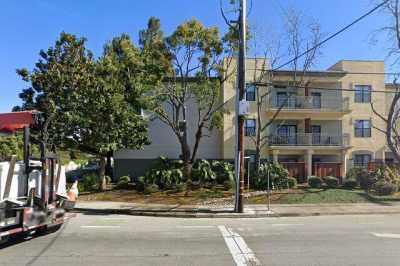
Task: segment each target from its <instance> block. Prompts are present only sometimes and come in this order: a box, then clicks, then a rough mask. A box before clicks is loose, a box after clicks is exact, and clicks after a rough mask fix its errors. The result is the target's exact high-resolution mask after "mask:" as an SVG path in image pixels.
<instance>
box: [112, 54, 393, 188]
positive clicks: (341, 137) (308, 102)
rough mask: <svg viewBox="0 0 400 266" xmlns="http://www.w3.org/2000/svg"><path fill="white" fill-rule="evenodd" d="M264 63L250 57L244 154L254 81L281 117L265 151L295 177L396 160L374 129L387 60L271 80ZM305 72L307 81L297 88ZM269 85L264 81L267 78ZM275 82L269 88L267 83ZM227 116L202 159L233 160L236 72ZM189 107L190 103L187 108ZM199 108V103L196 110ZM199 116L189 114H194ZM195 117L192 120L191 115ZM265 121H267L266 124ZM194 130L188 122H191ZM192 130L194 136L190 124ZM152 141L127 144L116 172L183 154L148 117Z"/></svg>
mask: <svg viewBox="0 0 400 266" xmlns="http://www.w3.org/2000/svg"><path fill="white" fill-rule="evenodd" d="M261 66H268V62H264V61H263V60H257V59H248V61H247V67H248V73H247V74H248V75H247V81H248V86H247V92H246V99H247V101H249V102H250V113H249V114H248V115H247V116H246V122H245V126H246V128H245V132H246V137H245V149H246V155H247V156H248V157H249V158H250V160H252V158H253V157H254V152H255V146H254V134H255V132H256V129H257V128H258V127H259V126H260V125H257V115H258V112H257V104H256V101H255V99H256V94H255V91H256V90H255V87H254V86H255V85H254V84H252V83H253V82H254V81H255V80H257V81H258V83H257V84H258V86H260V87H259V92H260V93H262V94H263V95H265V97H264V98H263V99H264V100H265V102H264V104H263V108H262V112H261V114H260V115H261V118H262V119H261V120H262V121H264V123H265V121H268V120H270V119H271V118H273V117H274V118H275V119H274V121H273V122H272V123H271V125H270V126H269V127H267V128H266V130H265V131H263V132H262V135H263V136H265V137H266V139H267V140H268V142H267V144H268V145H265V146H264V147H263V148H262V151H261V157H262V158H263V159H269V160H271V161H274V162H279V163H281V164H283V165H284V166H285V167H287V168H288V169H289V171H290V173H291V175H293V176H295V177H297V178H298V179H299V180H300V181H304V180H305V179H306V177H307V176H309V175H335V176H340V177H343V176H345V173H346V172H347V170H348V169H350V168H352V167H366V166H367V165H368V163H369V162H370V161H373V160H391V159H392V158H393V156H392V155H391V153H390V152H389V150H388V148H387V145H386V140H385V136H384V135H383V134H382V133H381V132H380V131H379V130H377V129H376V128H385V124H384V122H383V121H382V120H381V119H380V118H379V117H378V116H377V115H375V114H374V112H373V111H372V108H371V103H373V104H374V107H375V109H376V111H378V112H379V113H380V114H382V115H383V116H386V115H387V111H388V107H389V104H390V102H391V97H392V96H393V95H392V94H389V93H382V92H383V91H390V90H392V88H391V86H389V85H386V84H385V77H384V75H378V74H362V73H383V72H384V62H383V61H362V60H342V61H339V62H338V63H336V64H334V65H333V66H331V67H330V68H328V69H327V70H326V71H308V72H305V73H303V72H298V73H296V72H294V71H277V72H275V73H274V76H273V79H272V83H273V84H272V85H271V84H270V83H271V81H267V80H266V79H262V78H261V76H260V75H261V73H262V71H260V68H261ZM294 76H296V77H297V78H299V77H301V79H303V82H302V84H303V85H302V86H298V85H296V86H293V82H292V80H293V78H294ZM264 83H265V84H264ZM267 85H270V86H267ZM222 90H223V92H222V95H223V98H222V99H221V100H222V101H224V102H226V104H225V107H226V109H227V111H228V112H226V113H225V114H224V125H223V129H222V130H221V131H218V130H214V131H213V132H211V134H209V135H210V137H208V138H204V140H203V141H202V144H201V147H200V151H199V156H198V158H205V159H224V160H233V158H234V148H235V95H236V79H235V75H232V77H231V78H230V79H228V80H227V81H226V82H225V84H224V86H223V88H222ZM190 109H191V107H190V106H189V113H190ZM193 110H195V108H193ZM192 115H193V116H195V115H196V114H195V113H193V114H190V115H189V116H192ZM188 122H190V121H188ZM261 126H263V125H261ZM189 128H190V124H189ZM189 132H190V133H189V134H194V132H193V130H189ZM150 138H151V141H152V144H151V145H149V146H147V147H145V148H144V150H140V151H132V150H121V151H117V152H116V153H115V167H116V175H117V176H121V175H125V174H130V175H140V174H142V173H143V171H144V168H145V167H144V166H147V167H148V166H149V165H150V162H151V161H152V160H154V159H155V158H157V157H158V156H160V155H165V156H168V157H169V158H175V159H177V158H179V154H180V149H179V145H178V142H177V140H176V138H175V136H174V135H173V133H172V131H171V130H170V129H169V128H168V127H167V126H166V125H163V124H162V123H161V122H160V121H152V122H151V123H150Z"/></svg>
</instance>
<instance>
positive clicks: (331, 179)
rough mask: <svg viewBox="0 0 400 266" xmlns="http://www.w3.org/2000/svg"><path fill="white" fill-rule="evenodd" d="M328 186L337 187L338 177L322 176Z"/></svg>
mask: <svg viewBox="0 0 400 266" xmlns="http://www.w3.org/2000/svg"><path fill="white" fill-rule="evenodd" d="M323 180H324V182H325V184H326V186H327V187H328V188H337V187H338V186H339V179H337V178H336V177H334V176H327V177H324V178H323Z"/></svg>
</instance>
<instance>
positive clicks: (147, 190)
mask: <svg viewBox="0 0 400 266" xmlns="http://www.w3.org/2000/svg"><path fill="white" fill-rule="evenodd" d="M158 191H159V187H158V186H157V185H156V184H152V185H148V186H146V187H145V189H144V194H152V193H156V192H158Z"/></svg>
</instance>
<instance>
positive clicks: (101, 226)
mask: <svg viewBox="0 0 400 266" xmlns="http://www.w3.org/2000/svg"><path fill="white" fill-rule="evenodd" d="M120 227H121V226H119V225H82V226H81V228H101V229H115V228H120Z"/></svg>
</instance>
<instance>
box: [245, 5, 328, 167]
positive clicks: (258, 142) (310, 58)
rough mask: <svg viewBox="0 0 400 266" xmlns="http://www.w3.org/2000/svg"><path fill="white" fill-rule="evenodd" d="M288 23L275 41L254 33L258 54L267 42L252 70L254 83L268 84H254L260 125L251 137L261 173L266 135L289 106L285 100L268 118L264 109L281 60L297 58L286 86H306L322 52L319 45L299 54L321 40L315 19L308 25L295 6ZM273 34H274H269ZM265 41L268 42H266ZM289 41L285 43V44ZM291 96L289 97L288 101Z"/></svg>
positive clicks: (258, 124)
mask: <svg viewBox="0 0 400 266" xmlns="http://www.w3.org/2000/svg"><path fill="white" fill-rule="evenodd" d="M285 19H286V26H285V32H284V33H283V34H282V37H281V38H282V39H283V40H281V39H280V38H274V39H273V40H260V39H257V36H258V35H256V34H255V33H253V35H254V37H253V39H252V44H253V46H254V47H253V49H254V52H255V53H258V52H260V51H259V49H260V47H257V45H258V43H260V42H262V43H264V45H263V47H262V48H261V49H263V54H264V56H263V57H257V55H256V56H255V58H256V59H255V64H254V66H255V67H254V69H253V71H252V73H253V75H252V81H253V82H254V83H256V84H257V83H259V84H261V83H267V85H266V86H262V87H260V86H255V94H256V98H255V99H256V106H257V127H256V134H255V136H254V137H252V140H253V143H254V146H255V171H256V172H257V173H258V170H259V168H260V162H261V152H262V150H263V149H264V148H265V147H266V146H268V144H269V141H270V139H269V136H268V135H267V134H266V133H267V130H268V128H269V127H270V125H272V123H273V122H274V121H275V120H276V118H277V116H278V115H279V113H280V111H281V110H282V108H283V107H284V106H285V105H286V102H283V103H282V104H281V105H280V106H277V110H276V111H275V112H274V113H273V114H272V116H271V117H268V118H265V116H264V112H265V111H264V110H265V108H266V107H267V106H266V105H268V104H269V101H268V100H267V99H268V98H270V97H271V93H272V91H273V88H274V81H275V75H274V74H275V71H274V70H275V68H276V67H277V65H278V64H280V63H281V60H288V59H287V58H288V57H289V58H290V59H292V58H293V59H294V60H293V61H292V63H291V65H290V66H289V70H291V73H292V75H291V78H290V79H289V80H288V81H287V84H285V85H287V87H294V88H296V87H303V86H308V85H309V83H310V82H311V80H310V79H308V78H307V71H309V70H310V69H311V68H312V67H313V66H314V65H315V63H316V61H317V60H318V58H319V56H320V55H321V49H320V47H316V48H315V49H312V50H311V51H309V52H308V53H306V54H305V55H304V56H302V57H300V56H299V55H300V54H301V53H302V52H303V51H307V50H309V48H311V47H314V46H315V45H316V44H317V43H319V42H320V40H321V31H320V25H319V24H318V23H316V22H313V23H309V24H307V23H306V22H305V20H304V18H303V17H302V15H301V13H299V12H297V11H296V10H294V9H291V10H289V11H286V12H285ZM269 36H270V37H271V36H272V35H271V34H270V35H269ZM265 44H266V45H265ZM284 44H286V46H284ZM282 50H287V54H286V56H285V55H283V54H282V53H283V52H282ZM289 100H291V99H286V101H289Z"/></svg>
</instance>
